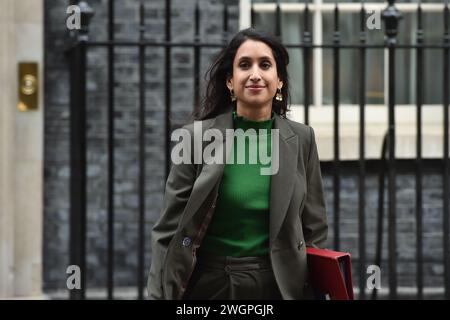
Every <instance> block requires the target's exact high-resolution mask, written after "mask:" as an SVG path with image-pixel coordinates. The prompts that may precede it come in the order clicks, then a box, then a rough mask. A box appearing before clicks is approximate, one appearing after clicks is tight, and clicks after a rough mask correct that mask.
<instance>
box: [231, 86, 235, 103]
mask: <svg viewBox="0 0 450 320" xmlns="http://www.w3.org/2000/svg"><path fill="white" fill-rule="evenodd" d="M230 97H231V102H235V101H236V95H235V94H234V90H233V89H231V90H230Z"/></svg>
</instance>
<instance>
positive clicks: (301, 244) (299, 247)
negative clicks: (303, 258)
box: [297, 241, 303, 250]
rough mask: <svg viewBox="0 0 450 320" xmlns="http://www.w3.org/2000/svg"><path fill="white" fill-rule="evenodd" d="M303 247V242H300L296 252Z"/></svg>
mask: <svg viewBox="0 0 450 320" xmlns="http://www.w3.org/2000/svg"><path fill="white" fill-rule="evenodd" d="M302 247H303V241H300V243H299V245H298V247H297V248H298V250H300V249H301V248H302Z"/></svg>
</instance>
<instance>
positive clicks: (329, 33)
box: [240, 0, 444, 159]
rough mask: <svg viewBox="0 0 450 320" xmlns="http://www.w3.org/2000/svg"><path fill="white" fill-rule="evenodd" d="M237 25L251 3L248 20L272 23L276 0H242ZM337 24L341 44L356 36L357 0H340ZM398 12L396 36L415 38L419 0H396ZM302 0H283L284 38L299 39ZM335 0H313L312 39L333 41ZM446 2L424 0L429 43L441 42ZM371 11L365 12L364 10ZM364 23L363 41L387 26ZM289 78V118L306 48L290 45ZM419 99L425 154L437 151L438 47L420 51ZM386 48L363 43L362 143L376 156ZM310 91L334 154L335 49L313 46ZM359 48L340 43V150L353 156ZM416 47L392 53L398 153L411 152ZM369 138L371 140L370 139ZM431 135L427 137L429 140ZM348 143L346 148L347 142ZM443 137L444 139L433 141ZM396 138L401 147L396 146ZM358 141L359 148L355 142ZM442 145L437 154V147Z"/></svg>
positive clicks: (295, 113)
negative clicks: (371, 27) (369, 26)
mask: <svg viewBox="0 0 450 320" xmlns="http://www.w3.org/2000/svg"><path fill="white" fill-rule="evenodd" d="M240 1H241V3H240V5H241V17H240V24H241V25H240V26H241V28H245V27H248V26H250V25H251V21H250V19H251V17H250V16H251V15H250V8H251V4H253V8H254V21H253V26H254V27H255V28H257V29H261V30H265V31H270V32H274V31H275V9H276V1H274V0H272V1H269V0H253V1H250V0H240ZM414 2H416V3H414ZM338 7H339V29H340V36H341V37H340V40H341V43H342V44H357V43H358V42H359V19H360V18H359V11H360V9H361V1H359V0H358V1H356V0H353V1H352V0H346V1H338ZM364 7H365V9H366V11H367V12H368V15H369V14H371V12H373V11H374V10H376V12H381V11H382V10H383V9H384V8H386V7H387V2H384V1H380V0H372V1H370V2H369V0H366V1H365V3H364ZM396 7H397V8H398V9H399V10H400V11H401V13H402V15H403V19H402V20H401V21H400V23H399V32H398V36H397V39H398V43H399V44H415V43H416V31H417V8H418V4H417V1H407V0H400V1H396ZM304 8H305V4H304V1H299V0H290V1H289V0H284V1H280V9H281V35H282V40H283V42H284V43H285V44H289V43H301V42H303V39H302V37H303V31H304V29H303V21H304ZM334 8H335V1H334V0H311V1H310V3H309V9H310V21H311V27H310V31H312V34H313V42H314V44H317V45H320V44H328V43H332V41H333V27H334ZM443 10H444V4H442V3H439V2H437V0H434V1H432V0H425V1H424V0H422V12H423V14H422V24H423V30H424V39H425V43H426V44H441V43H442V41H443V33H444V23H443ZM369 11H370V12H369ZM381 27H382V28H381V29H379V30H376V29H375V30H366V31H367V32H366V36H367V40H366V41H367V43H369V44H382V43H383V41H384V30H383V27H384V26H383V24H382V22H381ZM288 51H289V55H290V58H291V59H290V65H289V75H290V80H291V94H292V97H291V103H292V107H291V109H292V113H291V118H293V119H294V120H297V121H300V122H302V121H303V106H302V103H303V86H304V84H303V50H302V49H297V48H289V49H288ZM424 52H425V53H424V72H425V75H424V81H423V85H424V101H423V102H424V107H423V125H424V127H423V128H424V130H423V132H424V137H423V147H424V148H425V149H424V150H423V155H424V157H440V156H442V151H440V150H441V149H442V147H441V146H442V143H441V141H442V130H443V129H442V128H441V127H442V114H443V113H442V90H443V86H442V78H443V74H442V49H425V51H424ZM387 61H388V60H387V50H385V49H368V50H366V104H367V106H366V124H367V126H366V136H367V137H366V143H367V148H368V149H367V154H366V157H367V158H379V157H380V153H381V141H382V138H383V135H384V133H385V132H386V130H387V107H386V105H387ZM312 70H313V83H312V84H311V85H312V90H313V97H312V99H313V100H312V104H313V105H312V106H311V107H310V124H311V125H312V126H313V127H314V128H316V127H317V128H318V129H320V130H316V131H320V132H319V137H318V139H321V140H322V146H323V150H322V151H323V156H322V154H321V156H322V158H323V157H325V158H330V159H331V158H332V153H333V144H332V138H333V136H332V135H333V133H332V123H333V54H332V49H314V50H313V66H312ZM360 70H361V66H360V65H359V52H358V50H357V49H341V50H340V120H341V121H340V136H341V143H342V144H343V145H341V157H342V158H344V159H345V158H348V159H353V158H357V157H358V152H359V151H358V150H357V149H356V148H354V146H355V145H357V144H355V143H357V140H356V141H355V140H354V139H358V135H359V105H358V104H359V81H358V78H359V74H360ZM415 87H416V50H414V49H398V50H397V53H396V121H397V123H396V124H397V126H396V128H397V132H396V134H397V139H398V141H400V143H397V155H399V157H406V158H411V157H415V152H416V151H415V139H416V138H415V132H416V119H415V116H416V112H415V103H416V88H415ZM371 139H372V140H371ZM428 140H430V142H431V141H433V143H432V144H431V145H427V141H428ZM345 143H348V144H349V145H348V148H346V147H345ZM439 143H441V145H438V144H439ZM400 144H402V145H403V147H401V146H399V145H400ZM354 149H356V150H354ZM439 152H440V155H439Z"/></svg>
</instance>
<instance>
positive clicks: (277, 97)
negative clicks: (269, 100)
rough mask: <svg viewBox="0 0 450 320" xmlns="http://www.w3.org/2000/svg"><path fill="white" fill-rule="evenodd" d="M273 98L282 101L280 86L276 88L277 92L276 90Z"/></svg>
mask: <svg viewBox="0 0 450 320" xmlns="http://www.w3.org/2000/svg"><path fill="white" fill-rule="evenodd" d="M275 100H277V101H283V94H282V93H281V89H280V88H278V92H277V94H276V95H275Z"/></svg>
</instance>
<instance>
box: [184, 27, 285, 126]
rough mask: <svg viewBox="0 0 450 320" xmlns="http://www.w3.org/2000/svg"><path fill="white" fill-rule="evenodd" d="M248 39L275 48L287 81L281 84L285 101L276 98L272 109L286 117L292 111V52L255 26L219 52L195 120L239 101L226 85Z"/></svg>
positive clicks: (229, 107) (207, 77) (210, 70)
mask: <svg viewBox="0 0 450 320" xmlns="http://www.w3.org/2000/svg"><path fill="white" fill-rule="evenodd" d="M248 39H251V40H255V41H261V42H264V43H265V44H267V45H268V46H269V47H270V48H271V49H272V53H273V56H274V58H275V61H276V65H277V72H278V77H279V78H280V80H281V81H283V87H282V88H281V93H282V95H283V101H277V100H275V99H273V104H272V110H273V111H274V112H275V113H277V114H278V115H280V116H282V117H286V112H287V111H289V110H288V103H289V99H290V96H289V79H288V78H289V77H288V72H287V65H288V64H289V54H288V52H287V50H286V48H285V47H284V46H283V44H282V43H281V42H280V40H279V39H278V38H277V37H275V36H273V35H271V34H268V33H264V32H261V31H257V30H255V29H253V28H248V29H243V30H241V31H239V32H238V33H237V34H236V35H235V36H234V37H233V39H231V41H230V43H229V44H228V45H227V46H226V47H225V48H224V49H222V51H220V52H219V54H218V55H217V56H216V58H215V59H214V62H213V63H212V64H211V67H210V68H209V69H208V71H207V72H206V74H205V80H206V81H207V86H206V94H205V97H204V98H203V99H202V103H201V108H200V107H198V108H195V110H194V112H193V113H192V114H191V117H192V118H194V120H205V119H210V118H213V117H216V116H217V115H219V114H221V113H224V112H226V111H228V110H230V109H231V108H233V104H236V102H234V103H232V102H231V98H230V92H229V91H228V88H227V87H226V80H227V79H228V78H229V77H231V76H232V75H233V61H234V57H235V56H236V52H237V50H238V49H239V47H240V46H241V44H242V43H243V42H244V41H246V40H248Z"/></svg>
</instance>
